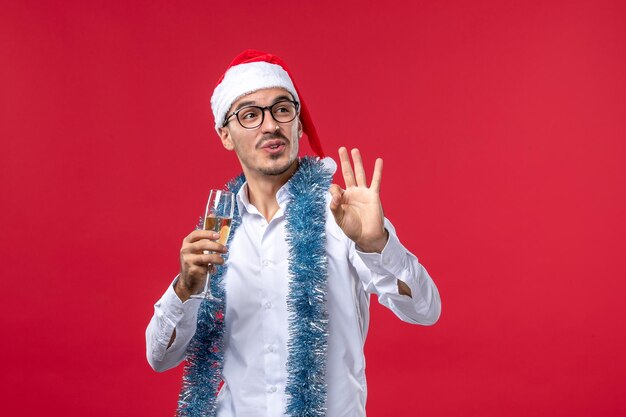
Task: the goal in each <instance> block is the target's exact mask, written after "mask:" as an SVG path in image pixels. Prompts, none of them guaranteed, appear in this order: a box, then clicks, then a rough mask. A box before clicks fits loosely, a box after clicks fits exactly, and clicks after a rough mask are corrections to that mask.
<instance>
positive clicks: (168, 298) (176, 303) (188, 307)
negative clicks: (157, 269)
mask: <svg viewBox="0 0 626 417" xmlns="http://www.w3.org/2000/svg"><path fill="white" fill-rule="evenodd" d="M177 282H178V276H177V277H176V278H175V279H174V282H173V283H172V285H170V286H169V287H168V288H167V291H165V294H163V297H161V300H159V303H160V304H161V308H162V309H163V313H164V316H165V317H166V318H167V319H168V320H169V321H170V322H171V324H172V325H173V326H174V327H176V326H177V325H178V324H179V323H186V322H194V323H195V322H196V319H197V316H198V309H199V308H200V304H201V303H202V300H201V299H198V298H190V299H188V300H187V301H185V302H182V301H181V300H180V298H178V294H176V291H174V286H175V285H176V283H177Z"/></svg>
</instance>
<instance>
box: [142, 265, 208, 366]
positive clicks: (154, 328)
mask: <svg viewBox="0 0 626 417" xmlns="http://www.w3.org/2000/svg"><path fill="white" fill-rule="evenodd" d="M177 280H178V277H176V279H175V280H174V282H173V283H172V285H170V286H169V287H168V288H167V291H165V294H163V296H162V297H161V299H160V300H159V301H157V303H156V304H155V305H154V315H153V316H152V319H151V320H150V324H148V328H147V329H146V356H147V358H148V363H150V366H152V369H154V370H155V371H158V372H162V371H166V370H168V369H171V368H174V367H175V366H177V365H178V364H179V363H181V362H182V361H183V359H184V358H185V351H186V349H187V345H188V344H189V341H190V340H191V338H192V337H193V335H194V334H195V332H196V319H197V317H198V308H199V307H200V304H201V302H202V300H199V299H193V298H190V299H189V300H187V301H185V302H184V303H183V302H182V301H181V300H180V298H178V295H177V294H176V292H175V291H174V285H175V284H176V282H177ZM174 329H176V339H174V343H172V346H170V347H169V348H168V347H167V345H168V344H169V343H170V339H171V337H172V334H173V332H174Z"/></svg>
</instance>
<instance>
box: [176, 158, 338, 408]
mask: <svg viewBox="0 0 626 417" xmlns="http://www.w3.org/2000/svg"><path fill="white" fill-rule="evenodd" d="M331 177H332V174H331V173H330V172H328V171H327V170H326V169H325V168H324V165H323V163H322V162H321V161H320V160H319V159H317V158H316V159H312V158H308V157H305V158H302V159H301V160H300V165H299V168H298V170H297V171H296V173H295V174H294V175H293V177H292V178H291V179H290V180H289V186H288V192H289V193H290V195H291V201H290V202H289V204H288V205H287V209H286V211H285V219H286V222H287V223H286V228H285V230H286V233H287V242H288V244H289V274H290V277H291V280H290V283H289V293H288V295H287V310H288V312H289V329H288V331H289V342H288V356H287V372H288V377H287V386H286V388H285V391H286V393H287V409H286V412H287V414H289V415H291V416H294V417H309V416H324V415H325V413H326V382H325V374H326V353H327V347H328V344H327V341H328V314H327V311H326V285H327V276H328V271H327V259H326V249H325V248H326V233H325V224H326V198H325V197H326V192H327V190H328V187H329V186H330V181H331ZM244 182H245V177H244V176H243V175H240V176H239V177H237V178H235V179H233V180H232V181H231V182H229V184H228V186H227V187H228V189H229V190H230V191H231V192H233V193H235V194H236V193H237V192H239V189H240V188H241V186H242V185H243V184H244ZM240 224H241V215H240V213H239V209H238V206H237V205H235V214H234V217H233V222H232V223H231V233H230V237H229V240H228V244H230V242H231V240H232V238H233V236H234V235H235V233H236V230H237V228H238V227H239V225H240ZM227 256H228V255H225V257H226V260H227ZM227 265H228V262H225V263H224V265H222V266H218V268H217V271H216V273H215V274H214V275H212V277H211V284H210V285H211V291H212V293H213V294H214V295H215V296H216V297H217V298H219V299H220V300H221V301H211V302H209V301H207V300H204V301H202V304H201V306H200V309H199V311H198V323H197V329H196V333H195V335H194V337H193V338H192V340H191V342H190V344H189V346H188V348H187V352H186V354H187V364H186V365H185V370H184V375H183V386H182V389H181V392H180V395H179V399H178V410H177V416H179V417H215V415H216V411H217V405H216V401H215V397H216V394H217V391H218V389H219V386H220V384H221V382H222V369H223V368H222V367H223V360H224V352H223V340H224V327H225V322H224V311H225V307H226V304H225V300H226V293H225V286H224V282H223V276H224V274H225V273H226V269H227Z"/></svg>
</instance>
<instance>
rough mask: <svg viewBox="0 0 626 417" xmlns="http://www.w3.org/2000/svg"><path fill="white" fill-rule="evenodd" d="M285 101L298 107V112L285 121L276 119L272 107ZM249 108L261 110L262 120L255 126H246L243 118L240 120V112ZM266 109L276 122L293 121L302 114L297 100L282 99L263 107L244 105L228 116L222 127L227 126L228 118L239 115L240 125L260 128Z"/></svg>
mask: <svg viewBox="0 0 626 417" xmlns="http://www.w3.org/2000/svg"><path fill="white" fill-rule="evenodd" d="M285 102H288V103H291V104H293V105H294V106H295V107H296V112H295V115H294V116H293V119H291V120H287V121H285V122H281V121H280V120H276V117H274V113H273V112H272V107H274V106H276V105H277V104H280V103H285ZM249 108H256V109H259V110H261V122H260V123H259V124H258V125H256V126H254V127H245V126H244V125H243V123H241V120H239V112H240V111H242V110H246V109H249ZM265 110H269V111H270V116H272V119H274V121H276V123H291V122H293V121H294V120H295V118H296V117H298V114H300V103H298V102H297V101H295V100H280V101H277V102H276V103H274V104H272V105H271V106H265V107H261V106H244V107H242V108H240V109H239V110H236V111H234V112H232V113H231V114H230V115H229V116H228V117H226V119H224V124H223V125H222V127H226V125H227V124H229V123H230V120H228V119H230V118H231V117H233V116H235V117H237V121H238V122H239V125H240V126H241V127H243V128H244V129H258V127H259V126H261V125H262V124H263V122H264V121H265Z"/></svg>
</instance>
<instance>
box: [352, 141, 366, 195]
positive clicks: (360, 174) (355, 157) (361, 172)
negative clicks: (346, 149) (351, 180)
mask: <svg viewBox="0 0 626 417" xmlns="http://www.w3.org/2000/svg"><path fill="white" fill-rule="evenodd" d="M352 162H354V174H355V176H356V185H358V186H359V187H367V179H366V178H365V169H364V168H363V160H362V159H361V152H359V150H358V149H352Z"/></svg>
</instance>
